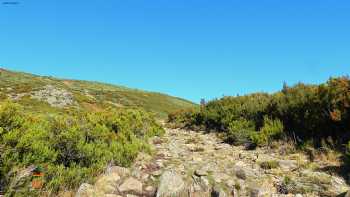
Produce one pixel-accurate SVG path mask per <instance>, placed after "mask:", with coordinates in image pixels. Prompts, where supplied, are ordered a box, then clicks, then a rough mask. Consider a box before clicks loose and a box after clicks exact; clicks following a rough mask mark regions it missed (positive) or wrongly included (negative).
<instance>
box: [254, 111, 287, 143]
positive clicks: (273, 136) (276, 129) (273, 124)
mask: <svg viewBox="0 0 350 197" xmlns="http://www.w3.org/2000/svg"><path fill="white" fill-rule="evenodd" d="M282 134H283V124H282V122H281V121H280V120H278V119H277V120H271V119H269V118H267V117H265V118H264V126H263V127H261V128H260V130H259V132H253V133H252V134H251V135H250V138H251V140H252V141H253V142H254V143H255V144H257V145H259V146H262V145H268V144H270V143H271V142H272V140H277V139H280V138H281V137H282Z"/></svg>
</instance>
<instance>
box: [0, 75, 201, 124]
mask: <svg viewBox="0 0 350 197" xmlns="http://www.w3.org/2000/svg"><path fill="white" fill-rule="evenodd" d="M0 88H1V91H0V99H2V100H4V99H12V100H16V101H17V102H19V103H21V104H24V105H27V106H28V104H30V105H29V106H31V105H34V106H41V109H43V111H50V112H53V111H57V110H58V111H59V110H60V109H53V108H52V107H56V108H57V106H52V105H50V106H48V105H46V104H45V103H38V102H37V101H38V100H40V98H39V99H38V97H35V96H34V97H33V95H35V94H37V91H46V92H42V93H45V95H42V96H43V97H44V96H48V98H50V99H52V100H55V98H54V97H55V96H56V97H57V96H60V95H59V94H60V93H61V94H67V95H69V94H71V96H72V97H73V98H74V100H75V101H76V103H75V104H76V105H71V106H68V107H75V108H77V107H78V108H85V109H87V110H94V111H98V110H100V109H103V108H107V107H130V108H142V109H144V110H146V111H149V112H153V113H155V114H156V116H157V117H159V118H165V117H166V116H167V114H168V113H170V112H172V111H176V110H179V109H185V108H192V107H196V106H197V104H195V103H193V102H191V101H188V100H186V99H183V98H179V97H175V96H171V95H168V94H164V93H160V92H154V91H145V90H141V89H137V88H129V87H126V86H120V85H115V84H109V83H104V82H99V81H88V80H77V79H65V78H58V77H53V76H41V75H37V74H31V73H27V72H21V71H12V70H8V69H5V68H0ZM57 91H58V92H57ZM60 91H61V92H60ZM50 96H51V97H52V98H51V97H50ZM61 96H62V95H61ZM35 98H36V99H35ZM41 101H42V100H41ZM46 103H47V102H46ZM65 107H67V106H62V107H61V108H65ZM33 108H34V107H33Z"/></svg>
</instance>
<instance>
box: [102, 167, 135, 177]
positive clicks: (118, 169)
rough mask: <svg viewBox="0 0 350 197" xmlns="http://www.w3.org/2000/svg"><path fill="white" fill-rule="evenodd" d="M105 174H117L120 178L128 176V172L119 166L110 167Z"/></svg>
mask: <svg viewBox="0 0 350 197" xmlns="http://www.w3.org/2000/svg"><path fill="white" fill-rule="evenodd" d="M106 174H107V175H109V174H118V175H119V176H120V177H125V176H128V175H129V174H130V170H129V169H128V168H124V167H120V166H110V167H108V168H107V170H106Z"/></svg>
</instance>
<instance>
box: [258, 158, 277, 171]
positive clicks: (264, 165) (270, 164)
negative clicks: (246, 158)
mask: <svg viewBox="0 0 350 197" xmlns="http://www.w3.org/2000/svg"><path fill="white" fill-rule="evenodd" d="M260 167H261V168H263V169H274V168H278V167H279V164H278V162H277V161H275V160H271V161H263V162H261V163H260Z"/></svg>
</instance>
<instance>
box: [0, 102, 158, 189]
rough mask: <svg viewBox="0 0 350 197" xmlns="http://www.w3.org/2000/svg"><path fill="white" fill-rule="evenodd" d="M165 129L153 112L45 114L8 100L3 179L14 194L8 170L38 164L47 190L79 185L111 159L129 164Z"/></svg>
mask: <svg viewBox="0 0 350 197" xmlns="http://www.w3.org/2000/svg"><path fill="white" fill-rule="evenodd" d="M163 132H164V131H163V129H162V128H161V126H160V125H158V124H157V123H156V121H155V119H154V118H153V116H152V115H150V114H148V113H146V112H144V111H140V110H136V109H133V110H131V109H118V110H116V109H109V110H106V111H102V112H96V113H88V112H69V113H65V114H61V115H53V116H45V115H41V114H36V115H35V114H28V113H25V112H24V111H23V109H22V108H21V106H19V105H16V104H13V103H10V102H6V103H3V104H1V107H0V144H1V147H0V150H1V155H0V162H1V164H2V165H1V166H0V173H1V174H0V175H1V177H0V178H1V183H2V185H6V186H8V187H6V188H5V190H6V191H7V192H8V193H9V194H11V193H12V194H14V193H13V192H14V190H13V188H10V187H9V186H10V185H13V181H14V180H15V177H16V176H8V174H16V173H17V172H18V169H22V168H25V167H27V166H30V165H34V166H38V167H39V166H40V167H41V168H42V171H43V173H44V174H45V176H44V190H45V191H50V192H53V193H56V192H58V191H60V190H66V189H68V190H69V189H74V188H76V187H78V186H79V184H81V183H82V182H83V181H86V182H91V181H93V177H95V175H97V174H99V173H101V171H102V170H103V169H104V168H105V167H106V165H107V164H108V163H111V162H113V163H114V164H115V165H120V166H128V165H130V164H131V162H132V161H133V160H134V159H135V158H136V156H137V154H138V153H139V152H140V151H143V150H147V149H148V145H147V143H146V142H147V139H148V138H149V137H151V136H154V135H161V134H162V133H163ZM10 172H11V173H10ZM29 178H31V177H29ZM24 188H26V187H24ZM27 188H29V187H27ZM16 192H17V191H16Z"/></svg>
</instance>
